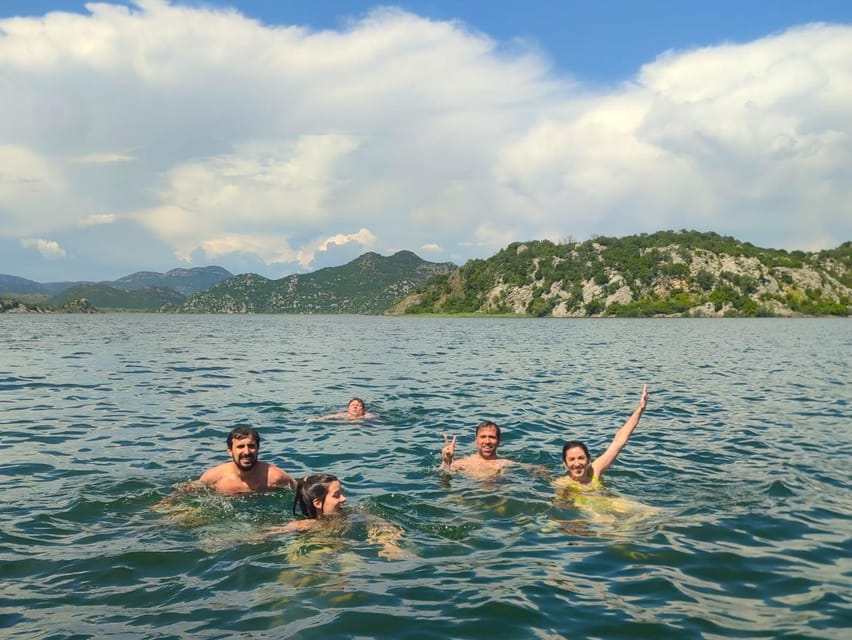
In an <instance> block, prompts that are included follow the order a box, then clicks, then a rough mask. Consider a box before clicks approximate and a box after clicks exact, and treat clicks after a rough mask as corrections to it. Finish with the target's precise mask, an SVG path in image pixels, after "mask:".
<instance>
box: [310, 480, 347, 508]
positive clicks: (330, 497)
mask: <svg viewBox="0 0 852 640" xmlns="http://www.w3.org/2000/svg"><path fill="white" fill-rule="evenodd" d="M345 503H346V496H344V495H343V489H342V488H341V486H340V482H339V481H337V480H334V481H333V482H331V483H330V484H329V485H328V493H327V494H325V500H314V506H315V507H316V508H317V509H318V510H321V511H322V515H324V516H329V515H331V514H333V513H338V512H339V508H340V506H341V505H342V504H345Z"/></svg>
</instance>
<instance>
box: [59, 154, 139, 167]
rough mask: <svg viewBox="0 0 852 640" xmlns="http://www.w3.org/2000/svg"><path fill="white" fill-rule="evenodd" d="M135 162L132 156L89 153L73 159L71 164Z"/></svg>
mask: <svg viewBox="0 0 852 640" xmlns="http://www.w3.org/2000/svg"><path fill="white" fill-rule="evenodd" d="M132 160H135V158H134V157H133V156H129V155H126V154H123V153H90V154H89V155H86V156H81V157H79V158H73V159H72V162H77V163H79V164H111V163H113V162H131V161H132Z"/></svg>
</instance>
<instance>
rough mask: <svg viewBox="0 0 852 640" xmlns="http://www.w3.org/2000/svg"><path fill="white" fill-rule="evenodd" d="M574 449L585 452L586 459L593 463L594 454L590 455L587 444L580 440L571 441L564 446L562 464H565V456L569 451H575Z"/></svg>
mask: <svg viewBox="0 0 852 640" xmlns="http://www.w3.org/2000/svg"><path fill="white" fill-rule="evenodd" d="M574 447H580V448H581V449H582V450H583V453H585V454H586V457H587V458H588V459H589V461H590V462H591V460H592V454H591V453H589V448H588V447H587V446H586V443H585V442H581V441H580V440H569V441H568V442H566V443H565V444H564V445H562V464H565V454H566V453H568V449H573V448H574Z"/></svg>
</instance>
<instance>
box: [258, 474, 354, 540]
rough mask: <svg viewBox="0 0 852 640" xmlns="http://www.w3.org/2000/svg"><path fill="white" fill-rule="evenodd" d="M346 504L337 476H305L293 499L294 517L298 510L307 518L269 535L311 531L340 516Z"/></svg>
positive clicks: (277, 528) (295, 521)
mask: <svg viewBox="0 0 852 640" xmlns="http://www.w3.org/2000/svg"><path fill="white" fill-rule="evenodd" d="M345 503H346V496H344V495H343V489H342V487H341V486H340V480H338V479H337V476H333V475H331V474H330V473H315V474H314V475H310V476H305V477H304V478H302V479H301V480H299V481H298V482H297V483H296V497H295V498H293V515H296V508H297V507H298V510H299V511H300V512H301V513H302V515H303V516H305V519H303V520H294V521H293V522H289V523H287V524H286V525H284V526H282V527H276V528H275V529H273V530H271V531H270V532H269V533H287V532H289V531H305V530H306V529H311V528H313V527H315V526H317V525H318V524H320V522H321V521H322V520H323V519H326V518H329V517H333V516H336V515H339V514H340V507H341V506H343V505H344V504H345Z"/></svg>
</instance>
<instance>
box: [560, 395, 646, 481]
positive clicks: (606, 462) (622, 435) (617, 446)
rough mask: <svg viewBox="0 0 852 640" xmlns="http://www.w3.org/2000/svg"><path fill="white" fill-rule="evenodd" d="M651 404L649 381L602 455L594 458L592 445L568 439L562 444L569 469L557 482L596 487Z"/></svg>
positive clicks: (563, 457)
mask: <svg viewBox="0 0 852 640" xmlns="http://www.w3.org/2000/svg"><path fill="white" fill-rule="evenodd" d="M646 404H648V385H647V384H646V385H642V395H641V397H640V398H639V406H638V407H636V410H635V411H634V412H633V415H631V416H630V417H629V418H628V419H627V422H625V423H624V426H623V427H621V429H619V430H618V432H617V433H616V434H615V437H614V438H613V439H612V442H611V443H610V445H609V446H608V447H607V449H606V451H604V452H603V455H600V456H598V457H597V458H595V459H594V460H591V455H590V454H589V448H588V447H587V446H586V445H585V444H584V443H583V442H581V441H579V440H571V441H569V442H566V443H565V445H564V446H563V447H562V464H564V465H565V468H566V469H567V470H568V472H567V473H566V474H565V475H564V476H563V477H562V478H559V480H557V484H559V485H561V486H576V485H580V486H582V487H588V488H591V487H595V486H600V477H601V476H602V475H603V473H604V471H606V470H607V469H609V467H610V465H611V464H612V463H613V462H615V459H616V458H617V457H618V454H619V453H621V450H622V449H623V448H624V445H626V444H627V441H628V440H629V439H630V435H631V434H632V433H633V430H634V429H635V428H636V425H638V424H639V418H641V417H642V412H643V411H645V405H646Z"/></svg>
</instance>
